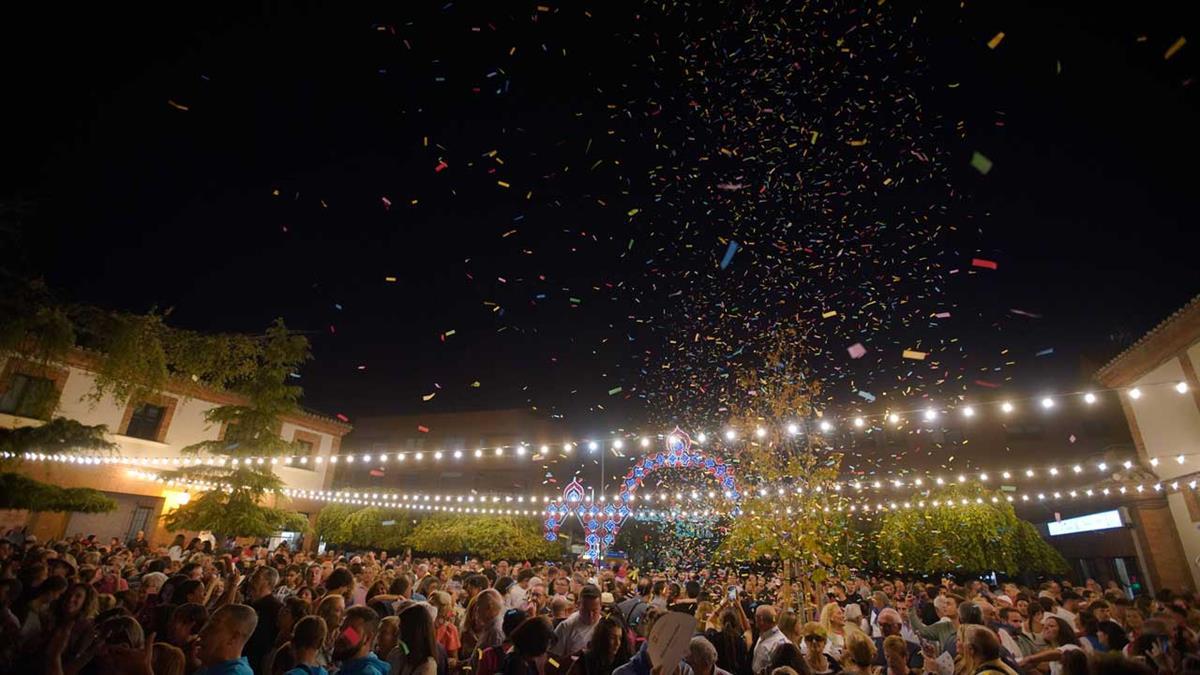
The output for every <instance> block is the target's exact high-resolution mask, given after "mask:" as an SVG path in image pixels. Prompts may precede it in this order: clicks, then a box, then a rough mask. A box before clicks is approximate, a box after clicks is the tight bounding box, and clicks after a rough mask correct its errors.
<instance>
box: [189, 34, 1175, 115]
mask: <svg viewBox="0 0 1200 675" xmlns="http://www.w3.org/2000/svg"><path fill="white" fill-rule="evenodd" d="M1180 39H1183V38H1180ZM1179 46H1180V47H1182V46H1183V45H1179ZM1167 58H1170V57H1167ZM167 105H169V106H171V107H172V108H174V109H176V110H182V111H183V112H187V111H188V107H187V106H186V105H183V104H182V103H176V102H175V101H172V100H167ZM201 117H203V115H201Z"/></svg>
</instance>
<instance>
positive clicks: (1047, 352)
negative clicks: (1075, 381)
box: [1036, 347, 1054, 356]
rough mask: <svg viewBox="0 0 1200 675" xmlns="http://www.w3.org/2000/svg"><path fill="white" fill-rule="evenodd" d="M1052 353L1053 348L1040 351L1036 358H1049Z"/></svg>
mask: <svg viewBox="0 0 1200 675" xmlns="http://www.w3.org/2000/svg"><path fill="white" fill-rule="evenodd" d="M1053 353H1054V347H1050V348H1049V349H1043V350H1042V351H1040V352H1038V353H1037V354H1036V356H1050V355H1051V354H1053Z"/></svg>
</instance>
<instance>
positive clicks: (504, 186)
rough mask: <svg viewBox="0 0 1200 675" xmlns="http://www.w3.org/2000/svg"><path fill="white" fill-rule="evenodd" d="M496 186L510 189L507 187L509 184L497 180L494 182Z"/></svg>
mask: <svg viewBox="0 0 1200 675" xmlns="http://www.w3.org/2000/svg"><path fill="white" fill-rule="evenodd" d="M496 185H499V186H500V187H502V188H506V187H510V186H509V184H508V182H506V181H502V180H498V181H496Z"/></svg>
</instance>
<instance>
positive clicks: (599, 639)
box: [568, 617, 632, 675]
mask: <svg viewBox="0 0 1200 675" xmlns="http://www.w3.org/2000/svg"><path fill="white" fill-rule="evenodd" d="M570 656H571V657H572V658H573V659H574V663H573V664H572V665H571V667H570V669H569V670H568V673H569V675H612V671H613V670H614V669H615V668H617V667H618V666H621V665H622V664H624V663H625V662H626V661H628V660H629V658H630V656H632V653H631V650H630V648H629V641H628V640H627V639H626V636H625V629H624V626H623V625H622V624H621V623H620V621H619V620H618V619H616V618H610V617H605V618H602V619H600V621H598V622H597V623H596V626H595V627H594V628H593V629H592V636H591V638H590V639H589V640H588V644H587V648H586V649H584V650H583V651H582V652H580V653H577V654H571V655H570Z"/></svg>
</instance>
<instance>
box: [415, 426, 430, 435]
mask: <svg viewBox="0 0 1200 675" xmlns="http://www.w3.org/2000/svg"><path fill="white" fill-rule="evenodd" d="M417 431H419V432H421V433H423V434H427V433H429V427H427V426H425V425H424V424H418V425H417Z"/></svg>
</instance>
